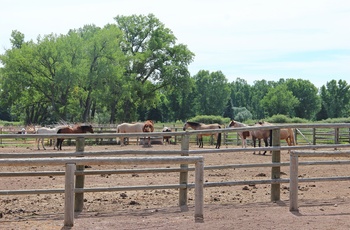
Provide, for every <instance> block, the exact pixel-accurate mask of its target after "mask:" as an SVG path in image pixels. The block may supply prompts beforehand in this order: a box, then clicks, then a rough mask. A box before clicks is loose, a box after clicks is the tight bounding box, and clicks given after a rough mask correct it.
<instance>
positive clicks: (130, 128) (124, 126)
mask: <svg viewBox="0 0 350 230" xmlns="http://www.w3.org/2000/svg"><path fill="white" fill-rule="evenodd" d="M144 124H145V123H144V122H137V123H121V124H119V125H118V126H117V133H142V132H143V131H142V128H143V126H144ZM119 139H120V145H121V146H124V145H125V138H124V137H120V138H119ZM137 140H138V138H137Z"/></svg>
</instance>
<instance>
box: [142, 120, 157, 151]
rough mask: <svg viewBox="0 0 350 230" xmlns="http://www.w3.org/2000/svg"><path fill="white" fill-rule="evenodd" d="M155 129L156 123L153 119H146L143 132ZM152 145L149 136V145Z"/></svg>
mask: <svg viewBox="0 0 350 230" xmlns="http://www.w3.org/2000/svg"><path fill="white" fill-rule="evenodd" d="M153 131H154V123H153V121H152V120H147V121H145V123H144V125H143V128H142V132H144V133H150V132H153ZM150 146H151V137H148V147H150Z"/></svg>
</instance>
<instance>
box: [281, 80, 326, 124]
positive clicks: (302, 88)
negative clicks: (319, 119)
mask: <svg viewBox="0 0 350 230" xmlns="http://www.w3.org/2000/svg"><path fill="white" fill-rule="evenodd" d="M284 84H286V85H287V88H288V90H290V91H292V93H293V95H294V96H295V97H296V98H297V99H298V100H299V102H300V103H299V105H298V106H296V107H295V116H297V117H300V118H305V119H309V120H314V119H315V118H316V114H317V113H318V112H319V111H320V109H321V98H320V96H319V95H318V89H317V88H316V87H315V85H313V84H312V83H311V82H310V81H308V80H302V79H287V80H286V82H285V83H284Z"/></svg>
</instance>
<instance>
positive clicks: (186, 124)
mask: <svg viewBox="0 0 350 230" xmlns="http://www.w3.org/2000/svg"><path fill="white" fill-rule="evenodd" d="M188 127H189V125H188V123H187V122H186V123H185V124H184V127H183V128H182V130H183V131H185V130H186V129H187V128H188Z"/></svg>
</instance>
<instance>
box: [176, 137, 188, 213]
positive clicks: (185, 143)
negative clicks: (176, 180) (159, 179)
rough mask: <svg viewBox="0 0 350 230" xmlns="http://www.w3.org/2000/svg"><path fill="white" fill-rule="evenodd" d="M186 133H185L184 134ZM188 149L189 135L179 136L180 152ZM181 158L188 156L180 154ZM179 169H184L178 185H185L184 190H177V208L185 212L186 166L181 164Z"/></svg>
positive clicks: (186, 191)
mask: <svg viewBox="0 0 350 230" xmlns="http://www.w3.org/2000/svg"><path fill="white" fill-rule="evenodd" d="M186 133H187V132H186ZM189 148H190V135H189V134H184V135H182V136H181V150H189ZM181 156H189V154H188V152H187V153H183V154H181ZM180 168H181V169H185V171H184V172H180V184H185V185H186V188H180V189H179V206H180V209H181V211H187V210H188V207H187V193H188V188H187V183H188V164H181V165H180Z"/></svg>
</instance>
